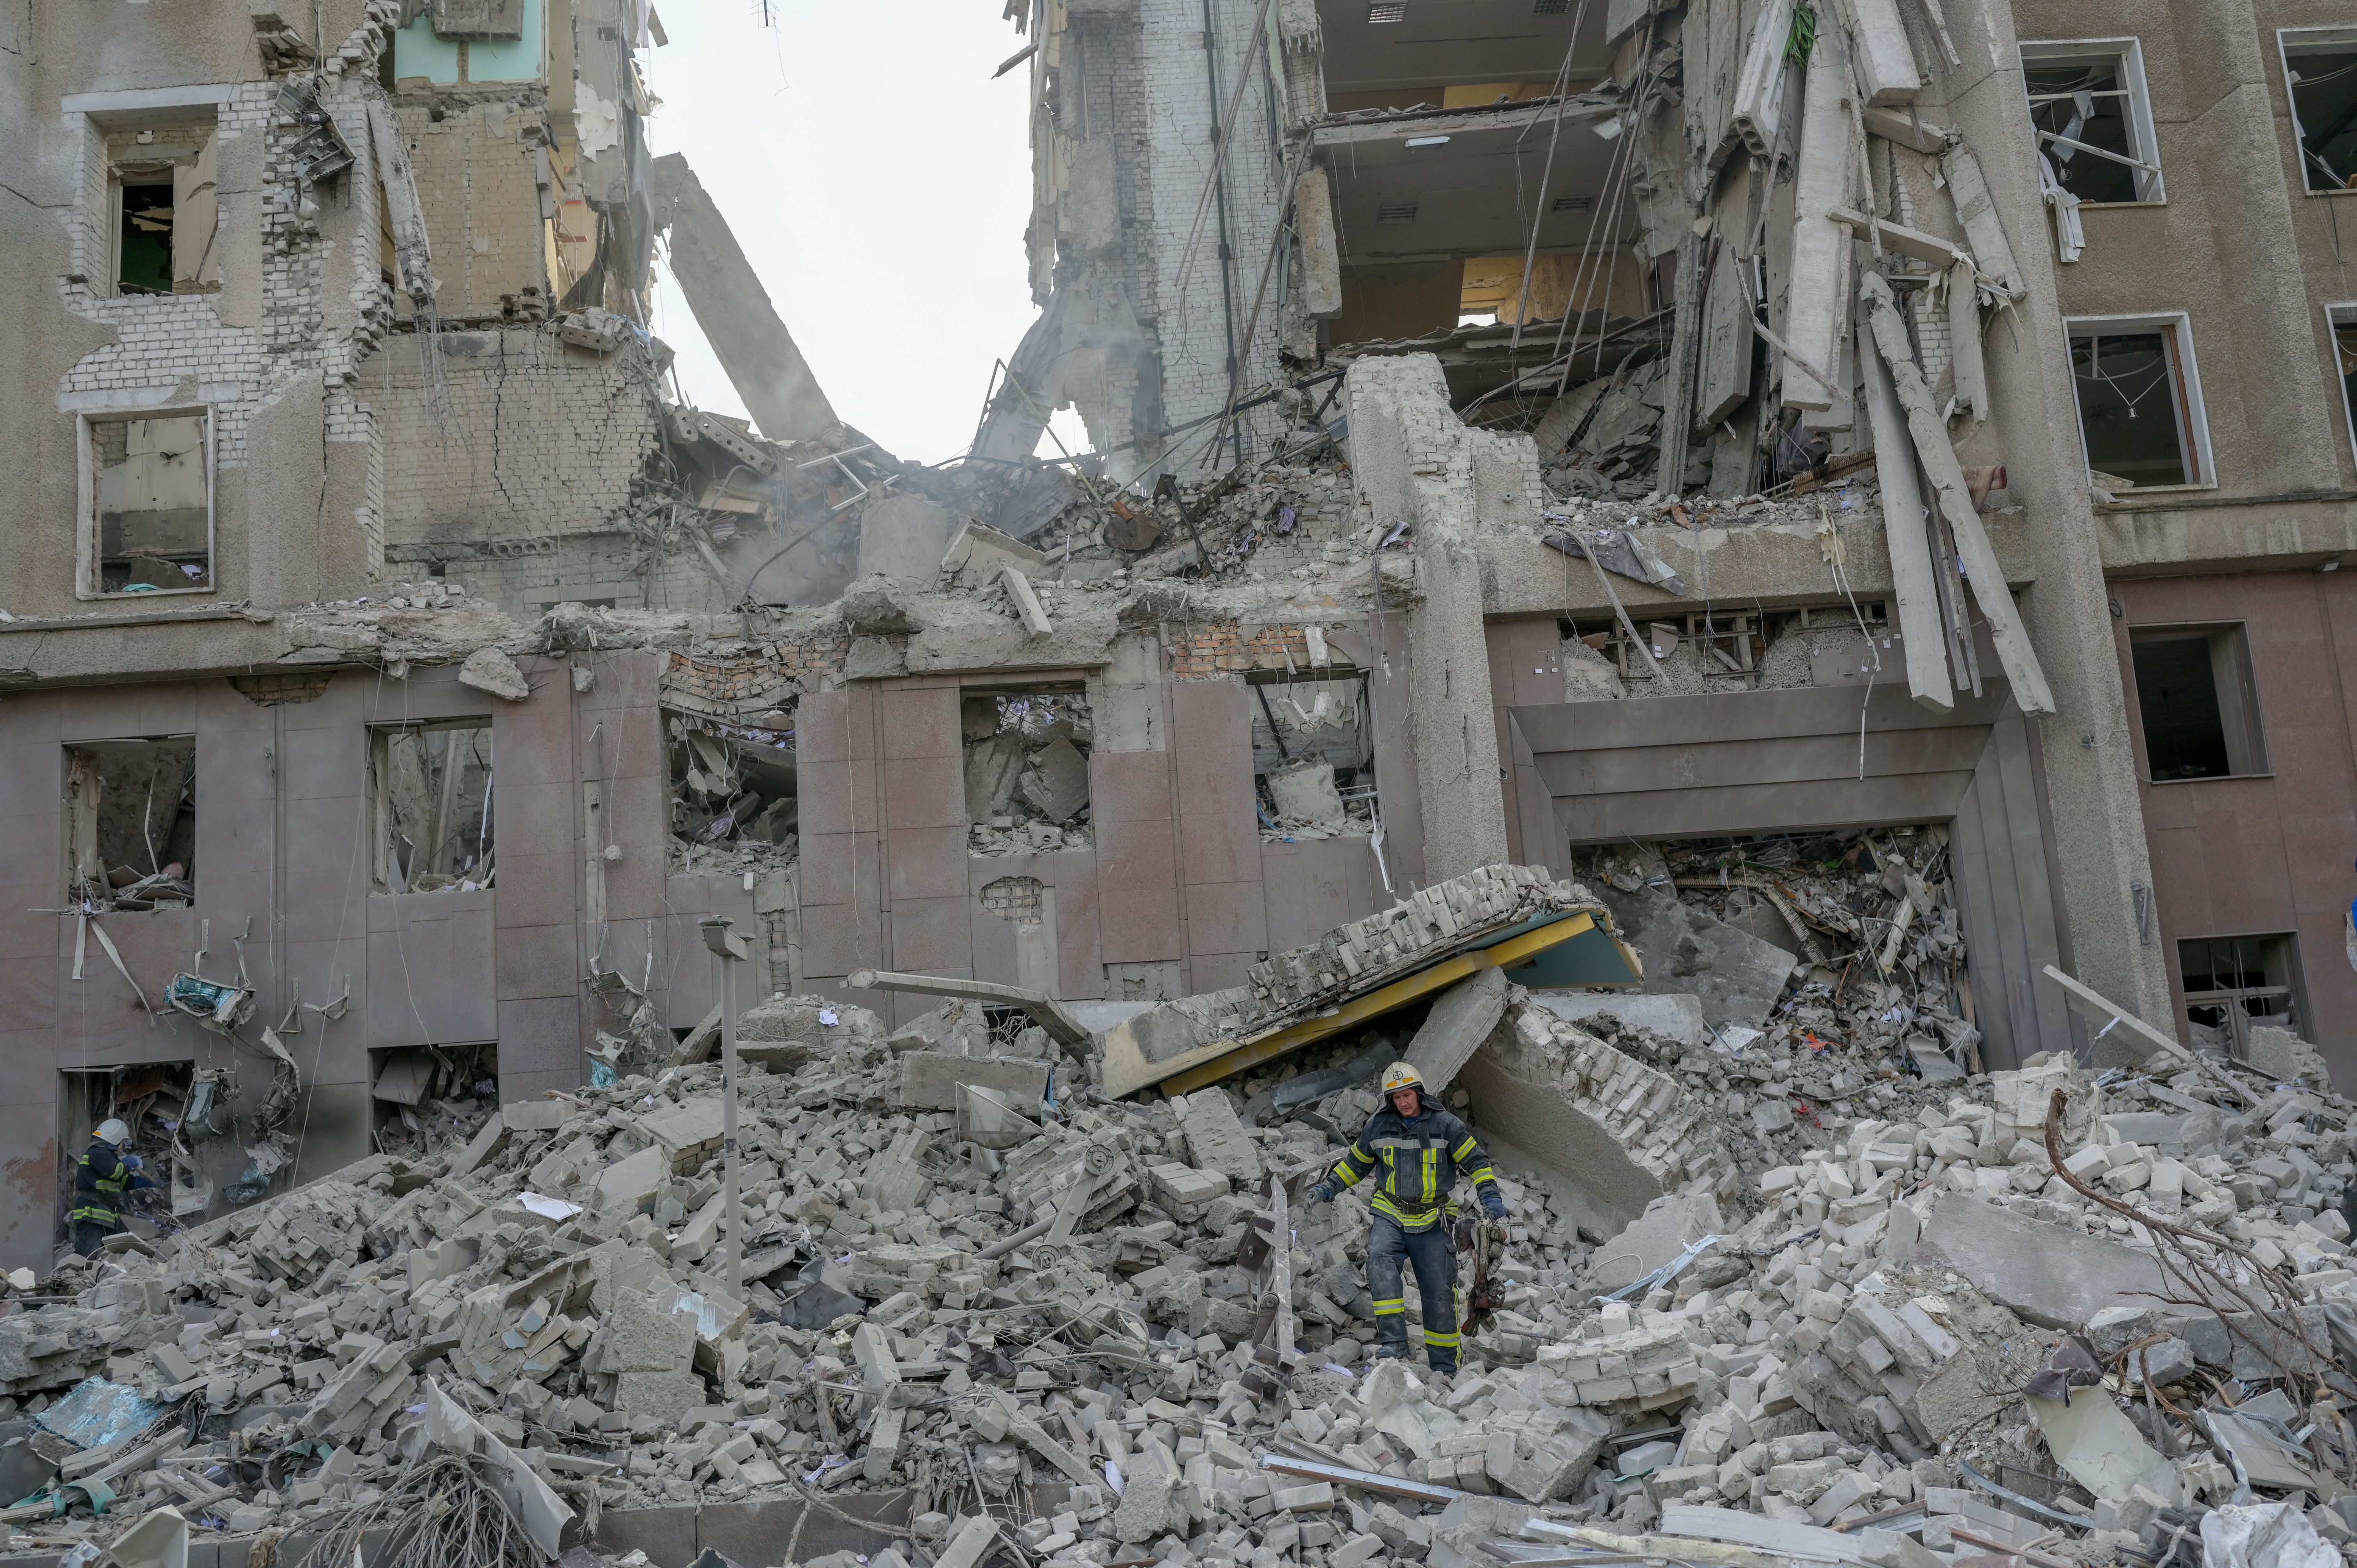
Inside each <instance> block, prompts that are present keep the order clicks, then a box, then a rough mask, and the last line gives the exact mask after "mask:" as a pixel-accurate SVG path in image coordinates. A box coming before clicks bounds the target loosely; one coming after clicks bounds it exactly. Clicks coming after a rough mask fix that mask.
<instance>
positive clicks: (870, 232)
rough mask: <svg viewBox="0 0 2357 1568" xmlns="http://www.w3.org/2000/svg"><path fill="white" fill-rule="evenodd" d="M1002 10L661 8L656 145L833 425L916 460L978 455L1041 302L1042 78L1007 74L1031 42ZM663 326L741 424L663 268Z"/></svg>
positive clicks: (922, 2) (688, 385)
mask: <svg viewBox="0 0 2357 1568" xmlns="http://www.w3.org/2000/svg"><path fill="white" fill-rule="evenodd" d="M1001 9H1002V7H1001V5H999V4H998V0H899V3H898V4H895V5H857V4H852V3H850V0H770V15H771V16H773V17H774V19H775V26H773V27H764V26H763V25H762V21H761V15H760V10H759V4H758V0H693V3H689V4H675V5H659V6H658V14H659V15H660V16H662V25H663V28H664V30H665V31H666V32H667V33H668V34H669V35H670V37H671V42H670V44H669V45H668V46H665V47H662V48H655V49H651V50H650V51H648V54H647V55H646V57H645V59H646V60H647V62H648V63H647V70H648V78H649V85H650V86H651V88H652V89H653V90H654V92H655V95H656V96H657V97H658V98H660V99H662V108H661V109H660V110H658V111H657V112H656V113H655V116H654V118H653V120H652V121H651V122H650V124H649V126H648V134H649V137H650V139H651V141H652V143H653V145H654V151H655V152H656V154H657V155H661V154H663V153H684V154H685V155H687V161H688V163H689V164H690V165H692V166H694V169H695V171H696V173H697V175H698V176H700V177H702V179H703V182H704V188H705V189H706V190H708V191H710V192H711V193H712V197H713V199H714V200H716V201H717V202H718V203H719V204H720V210H721V211H722V212H723V213H725V214H726V216H727V219H728V222H729V226H730V227H731V228H733V229H734V230H736V231H737V242H738V243H740V244H742V245H743V246H744V248H745V252H746V254H747V255H748V256H750V257H751V258H752V261H753V265H754V266H755V268H756V269H757V270H758V271H759V273H760V274H761V283H762V285H763V286H764V287H766V288H767V289H768V290H769V292H770V299H771V301H773V302H774V303H775V304H776V306H777V307H778V314H779V315H780V317H782V318H783V320H784V321H785V324H786V329H787V330H788V331H790V332H791V333H792V334H793V337H794V341H795V342H796V343H798V344H800V345H801V347H802V354H803V357H804V358H806V359H807V360H809V361H810V364H811V369H812V370H813V371H815V372H816V373H817V375H818V380H819V384H820V385H821V386H823V387H824V388H825V389H826V394H827V397H828V398H829V399H830V400H831V401H832V402H833V403H834V411H835V414H836V416H837V417H838V418H840V419H842V420H843V421H844V422H845V424H851V425H855V426H856V427H857V428H858V429H860V430H862V431H864V432H865V433H866V434H867V435H870V436H872V437H874V438H875V439H876V440H877V441H878V442H881V443H882V444H883V445H884V446H885V447H886V448H887V449H888V450H889V451H891V452H892V453H893V454H894V455H896V456H901V457H906V458H912V459H915V460H917V461H920V462H928V463H930V462H938V461H940V460H941V459H942V458H944V457H949V456H954V455H955V454H957V453H959V452H963V450H965V448H966V446H967V444H968V443H969V442H970V441H971V440H972V439H973V436H974V421H975V418H976V417H977V415H978V414H979V413H980V411H981V407H982V399H983V393H984V392H985V389H986V388H987V387H988V385H989V383H990V371H991V365H992V362H993V361H994V360H1000V359H1004V358H1006V356H1008V355H1010V354H1012V353H1013V352H1014V351H1015V346H1016V344H1017V342H1019V341H1020V340H1021V338H1022V336H1023V331H1024V328H1027V327H1028V326H1029V325H1030V324H1031V321H1032V318H1033V317H1034V316H1035V315H1036V314H1037V312H1036V311H1035V310H1034V308H1033V306H1032V304H1031V292H1030V287H1029V285H1028V283H1027V282H1026V275H1025V265H1024V259H1023V228H1024V221H1025V219H1026V217H1027V216H1028V213H1029V211H1030V204H1031V151H1030V145H1029V141H1028V131H1027V128H1026V127H1027V122H1026V115H1025V109H1024V99H1025V94H1026V93H1027V92H1028V91H1029V88H1030V72H1029V70H1028V67H1024V66H1018V67H1017V68H1016V69H1015V70H1011V71H1009V72H1007V73H1006V75H1005V76H1003V77H1000V78H998V79H997V80H996V81H993V80H992V79H991V74H990V73H991V72H992V71H993V70H996V68H997V66H998V63H999V62H1000V61H1001V60H1004V59H1006V57H1007V56H1009V55H1011V54H1013V53H1014V52H1015V51H1016V50H1017V49H1018V48H1022V47H1023V44H1024V42H1025V39H1024V38H1021V37H1020V36H1018V35H1017V33H1016V31H1015V28H1014V25H1013V24H1012V23H1009V22H1006V21H1002V20H1001V19H1000V18H999V12H1000V10H1001ZM654 326H655V332H656V335H657V336H658V337H660V338H662V339H663V340H664V341H665V342H667V343H669V344H671V345H672V347H673V349H677V350H678V354H679V359H678V368H679V378H680V382H681V385H682V388H683V390H684V391H685V392H686V393H687V395H688V397H689V398H690V399H691V400H692V401H694V403H697V404H698V405H699V406H702V407H705V408H710V409H713V410H715V411H716V412H719V413H732V414H738V415H742V414H743V413H744V412H745V408H744V405H743V403H741V402H740V401H739V400H738V399H737V394H736V392H735V391H734V389H732V388H731V387H730V386H729V384H728V378H727V376H726V374H724V373H723V372H722V371H721V369H720V365H719V361H718V360H716V359H714V357H713V355H712V350H711V349H710V347H709V346H708V345H707V344H706V343H705V340H704V337H703V334H702V333H701V332H699V331H698V330H697V328H696V325H695V318H694V316H693V315H691V314H690V313H689V311H688V308H687V302H686V301H685V300H684V299H683V297H682V296H681V295H680V293H679V290H678V289H677V287H676V286H674V285H673V284H672V282H671V280H670V277H669V276H668V274H664V275H663V276H662V282H661V284H660V286H659V293H658V297H657V301H656V306H655V323H654ZM1070 417H1071V416H1069V415H1067V416H1066V420H1070ZM1064 423H1065V421H1060V422H1059V426H1058V427H1059V429H1062V428H1063V425H1064ZM1074 423H1076V422H1074Z"/></svg>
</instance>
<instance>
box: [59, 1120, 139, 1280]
mask: <svg viewBox="0 0 2357 1568" xmlns="http://www.w3.org/2000/svg"><path fill="white" fill-rule="evenodd" d="M130 1142H131V1129H130V1128H128V1127H126V1126H124V1124H123V1119H122V1118H121V1117H118V1116H110V1117H108V1118H107V1119H106V1120H105V1121H103V1122H100V1123H99V1124H98V1135H97V1137H96V1138H95V1139H94V1140H93V1141H92V1142H91V1145H90V1148H89V1150H88V1151H87V1152H86V1153H84V1154H83V1155H82V1156H81V1163H80V1164H78V1165H76V1166H75V1167H74V1195H75V1196H76V1197H79V1198H80V1199H81V1206H80V1207H79V1208H75V1210H74V1211H73V1212H72V1213H71V1214H70V1215H69V1216H67V1218H68V1219H71V1220H72V1221H73V1243H74V1251H77V1252H80V1253H81V1255H82V1256H83V1257H85V1258H88V1257H93V1256H95V1255H96V1254H97V1253H98V1251H100V1249H102V1248H103V1247H104V1246H105V1245H106V1239H107V1238H108V1237H109V1236H112V1235H113V1234H115V1233H116V1232H117V1231H119V1230H122V1229H123V1215H122V1213H121V1211H120V1209H119V1208H118V1207H117V1206H118V1205H119V1204H120V1203H121V1202H122V1201H123V1195H124V1193H126V1192H135V1191H138V1190H140V1189H141V1188H143V1187H154V1186H155V1185H156V1183H155V1181H154V1180H153V1179H151V1178H150V1177H147V1176H142V1175H140V1174H139V1172H140V1167H141V1166H142V1165H145V1161H144V1160H142V1159H141V1158H140V1156H138V1155H127V1154H124V1152H123V1147H124V1144H128V1143H130Z"/></svg>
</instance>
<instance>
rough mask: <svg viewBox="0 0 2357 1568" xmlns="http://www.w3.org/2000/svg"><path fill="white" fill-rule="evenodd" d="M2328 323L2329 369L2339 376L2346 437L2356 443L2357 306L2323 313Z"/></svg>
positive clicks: (2336, 308) (2355, 444)
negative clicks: (2345, 421)
mask: <svg viewBox="0 0 2357 1568" xmlns="http://www.w3.org/2000/svg"><path fill="white" fill-rule="evenodd" d="M2327 318H2328V319H2329V320H2330V324H2331V327H2332V365H2333V373H2334V374H2336V375H2338V376H2339V377H2340V378H2341V412H2342V413H2345V414H2347V415H2348V417H2349V439H2350V442H2351V444H2352V446H2357V306H2336V307H2335V308H2334V309H2332V310H2330V311H2329V312H2328V313H2327Z"/></svg>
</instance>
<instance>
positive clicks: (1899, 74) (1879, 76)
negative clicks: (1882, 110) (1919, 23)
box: [1850, 0, 1923, 107]
mask: <svg viewBox="0 0 2357 1568" xmlns="http://www.w3.org/2000/svg"><path fill="white" fill-rule="evenodd" d="M1850 41H1851V48H1853V50H1854V51H1855V53H1856V58H1857V81H1858V90H1859V91H1861V92H1863V93H1865V95H1866V102H1868V103H1870V104H1874V105H1876V106H1878V107H1884V106H1888V105H1889V104H1893V103H1911V102H1914V100H1915V95H1916V94H1917V93H1918V92H1920V91H1922V90H1923V74H1922V72H1921V71H1919V70H1916V69H1915V49H1914V46H1913V45H1911V44H1910V43H1909V42H1908V41H1907V27H1906V24H1904V23H1903V22H1901V21H1900V19H1899V0H1850Z"/></svg>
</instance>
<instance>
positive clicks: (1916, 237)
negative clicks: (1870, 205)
mask: <svg viewBox="0 0 2357 1568" xmlns="http://www.w3.org/2000/svg"><path fill="white" fill-rule="evenodd" d="M1827 216H1829V217H1831V218H1832V219H1833V220H1834V221H1835V222H1836V223H1838V224H1840V225H1841V226H1842V227H1843V228H1845V229H1847V230H1849V231H1851V232H1852V233H1854V234H1856V235H1857V237H1858V238H1859V239H1861V240H1863V239H1867V237H1868V236H1869V235H1871V236H1872V237H1875V238H1878V239H1879V240H1880V241H1881V242H1882V247H1883V249H1884V250H1887V251H1896V252H1899V253H1900V255H1902V256H1910V257H1912V258H1913V259H1914V260H1916V261H1919V262H1921V263H1923V264H1924V265H1925V266H1928V267H1935V268H1938V269H1940V270H1942V271H1945V270H1946V269H1947V268H1949V267H1951V266H1953V265H1954V264H1955V263H1958V262H1960V261H1961V262H1966V263H1969V262H1970V261H1971V260H1972V257H1971V255H1970V254H1969V253H1967V252H1965V251H1964V247H1962V246H1960V245H1958V244H1956V243H1954V242H1953V241H1948V240H1943V239H1942V238H1940V236H1938V235H1937V234H1927V233H1925V232H1924V231H1922V230H1921V229H1910V228H1909V227H1907V225H1906V224H1904V223H1893V222H1892V221H1891V220H1889V219H1888V218H1869V217H1867V215H1866V214H1865V213H1863V212H1859V211H1856V210H1854V209H1850V208H1847V207H1836V208H1835V209H1833V211H1832V212H1831V213H1829V214H1828V215H1827Z"/></svg>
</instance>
